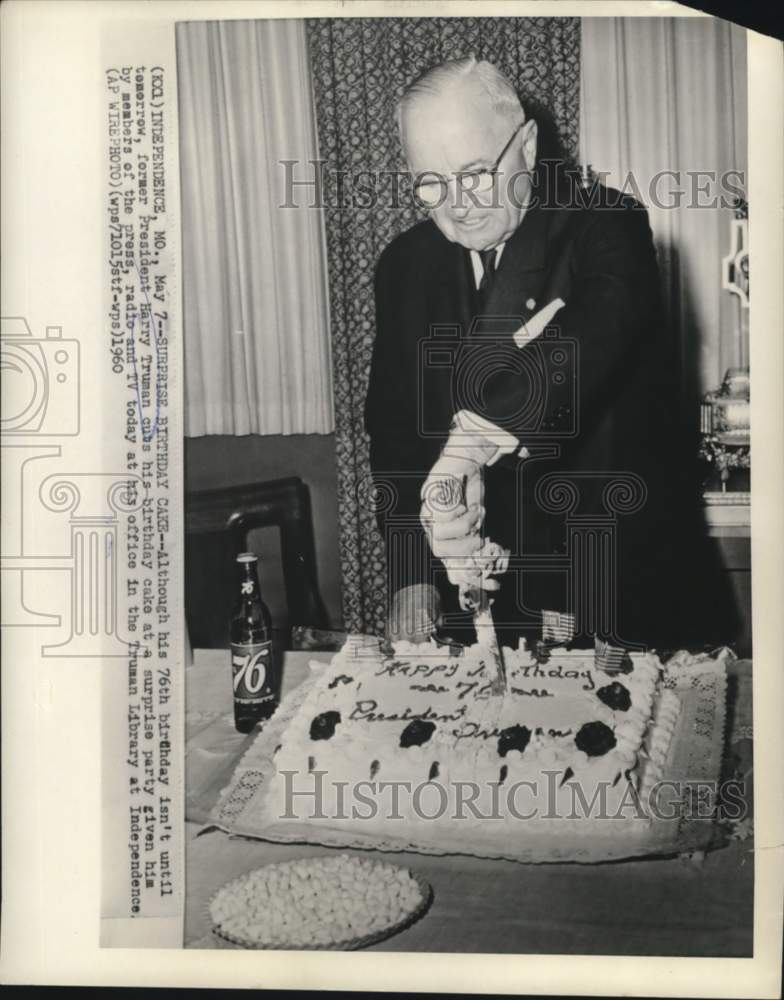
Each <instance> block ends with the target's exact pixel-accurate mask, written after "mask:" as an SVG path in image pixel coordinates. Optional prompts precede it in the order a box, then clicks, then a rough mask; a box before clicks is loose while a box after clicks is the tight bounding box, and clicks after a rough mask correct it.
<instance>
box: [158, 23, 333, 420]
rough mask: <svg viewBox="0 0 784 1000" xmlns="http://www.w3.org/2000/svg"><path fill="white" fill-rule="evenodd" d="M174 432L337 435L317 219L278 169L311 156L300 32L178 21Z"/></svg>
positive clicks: (294, 26)
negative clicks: (181, 361)
mask: <svg viewBox="0 0 784 1000" xmlns="http://www.w3.org/2000/svg"><path fill="white" fill-rule="evenodd" d="M177 60H178V76H179V107H180V163H181V174H182V185H181V186H182V230H183V270H184V278H183V305H184V317H185V433H186V435H188V436H189V437H197V436H200V435H203V434H234V435H239V434H307V433H322V434H323V433H329V432H331V431H332V429H333V426H334V423H333V421H334V418H333V410H332V385H331V378H330V366H331V359H330V339H329V309H328V296H327V277H326V256H325V243H324V228H323V217H322V213H321V211H319V210H316V209H306V210H302V211H298V210H295V209H292V208H290V207H289V208H285V207H280V206H283V205H285V204H286V203H287V198H286V194H287V192H286V188H285V183H284V182H285V176H286V175H285V169H286V168H285V167H284V166H282V164H281V161H282V160H286V159H288V160H295V161H297V162H308V161H310V160H313V159H316V158H317V156H318V149H317V140H316V128H315V115H314V109H313V99H312V87H311V80H310V67H309V63H308V52H307V41H306V36H305V25H304V22H303V21H301V20H299V21H297V20H279V21H223V22H198V23H196V22H194V23H180V24H178V25H177Z"/></svg>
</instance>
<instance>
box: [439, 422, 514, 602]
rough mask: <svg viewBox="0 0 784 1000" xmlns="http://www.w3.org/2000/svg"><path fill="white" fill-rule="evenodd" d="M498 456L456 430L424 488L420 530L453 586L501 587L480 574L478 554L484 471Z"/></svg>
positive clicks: (492, 447) (480, 438) (484, 442)
mask: <svg viewBox="0 0 784 1000" xmlns="http://www.w3.org/2000/svg"><path fill="white" fill-rule="evenodd" d="M501 451H502V449H501V448H500V447H499V445H498V444H496V443H495V442H493V441H491V440H489V439H488V438H486V437H485V436H484V435H483V434H481V433H470V432H468V433H467V432H466V431H465V430H461V429H460V428H454V429H453V431H452V433H451V434H450V436H449V440H448V441H447V443H446V445H445V447H444V450H443V451H442V453H441V456H440V457H439V459H438V461H437V462H436V463H435V465H434V466H433V468H432V469H431V471H430V475H429V476H428V477H427V479H426V480H425V483H424V485H423V487H422V491H421V497H422V507H421V510H420V520H421V522H422V526H423V528H424V529H425V533H426V534H427V538H428V542H429V543H430V548H431V549H432V551H433V554H434V555H436V556H437V557H438V558H439V559H440V560H441V561H442V562H443V564H444V566H445V567H446V571H447V576H448V578H449V581H450V582H451V583H453V584H455V585H456V586H458V585H462V586H468V587H477V586H479V585H480V584H481V586H482V587H483V588H484V589H485V590H498V588H499V586H500V584H499V583H498V582H497V581H496V580H492V579H490V578H489V576H487V575H486V574H484V573H483V571H482V570H483V567H484V562H483V561H482V560H481V557H480V556H479V553H480V548H481V546H482V537H481V530H482V524H483V523H484V516H485V511H484V505H483V501H484V484H483V475H482V470H483V469H484V467H485V465H488V464H490V463H492V462H493V461H494V460H495V459H496V458H497V457H498V455H499V454H500V453H501Z"/></svg>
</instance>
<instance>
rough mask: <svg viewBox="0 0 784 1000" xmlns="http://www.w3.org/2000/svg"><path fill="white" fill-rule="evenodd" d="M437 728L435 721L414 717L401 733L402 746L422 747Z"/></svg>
mask: <svg viewBox="0 0 784 1000" xmlns="http://www.w3.org/2000/svg"><path fill="white" fill-rule="evenodd" d="M435 729H436V726H435V723H434V722H426V721H425V720H424V719H413V720H412V721H411V722H409V724H408V725H407V726H406V728H405V729H404V730H403V732H402V733H401V734H400V745H401V747H421V746H422V744H423V743H427V741H428V740H429V739H430V737H431V736H432V735H433V733H434V732H435Z"/></svg>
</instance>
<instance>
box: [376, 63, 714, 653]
mask: <svg viewBox="0 0 784 1000" xmlns="http://www.w3.org/2000/svg"><path fill="white" fill-rule="evenodd" d="M398 126H399V129H400V135H401V140H402V143H403V148H404V150H405V154H406V157H407V160H408V163H409V167H410V171H411V174H412V176H413V178H414V182H415V194H416V196H417V197H418V199H419V201H420V203H421V204H422V205H423V206H424V207H425V208H426V209H427V210H428V212H429V218H428V219H427V220H426V221H423V222H421V223H419V224H417V225H415V226H414V227H412V228H411V229H409V230H408V231H407V232H404V233H403V234H402V235H400V236H399V237H398V238H396V239H395V240H394V241H393V242H392V243H391V244H390V245H389V246H388V247H387V248H386V249H385V250H384V252H383V253H382V255H381V258H380V260H379V262H378V267H377V271H376V282H375V291H376V310H377V334H376V341H375V346H374V353H373V362H372V368H371V373H370V385H369V391H368V397H367V404H366V427H367V430H368V433H369V435H370V442H371V466H372V470H373V475H374V479H375V481H376V483H377V484H379V485H380V484H382V483H384V484H385V485H386V487H387V493H388V492H389V491H390V490H391V491H392V494H393V495H394V498H395V499H394V503H393V504H392V505H390V504H386V505H385V507H384V510H383V511H380V512H379V517H378V519H379V525H380V528H381V530H382V533H383V534H384V537H385V541H386V545H387V555H388V563H389V574H390V591H391V593H392V595H395V594H400V593H409V594H412V593H413V594H415V595H417V596H416V601H417V602H419V604H420V605H422V606H425V605H427V607H428V608H429V609H430V610H429V613H430V614H431V615H433V614H436V613H437V610H436V609H437V606H438V604H439V601H437V600H436V599H435V594H436V592H438V593H439V595H440V604H441V606H442V608H443V611H444V612H445V613H446V615H447V629H446V630H447V631H448V632H450V633H451V634H458V633H459V634H460V636H461V637H462V638H466V639H470V638H472V636H471V633H470V627H469V628H468V629H466V628H465V627H463V625H461V622H463V619H461V617H460V611H461V608H460V603H459V597H460V595H461V594H464V593H465V592H466V590H467V589H468V588H476V587H484V588H485V589H486V590H492V591H494V597H495V603H494V607H493V612H494V618H495V621H496V625H497V627H498V628H499V630H500V631H501V632H503V633H504V636H503V637H504V639H505V640H506V641H507V642H508V641H510V639H511V638H513V636H514V635H515V634H517V635H519V634H526V635H528V636H529V637H534V638H535V637H537V636H539V635H541V634H542V629H544V635H545V638H551V639H554V640H559V641H563V640H564V639H566V640H568V639H570V637H571V638H572V639H573V640H574V641H577V642H578V643H580V641H581V640H588V641H593V640H594V638H596V639H598V640H601V641H602V643H606V644H608V646H609V647H610V648H617V649H620V648H623V647H627V648H628V647H632V646H638V645H642V646H650V645H653V646H657V647H658V648H662V647H663V646H666V645H668V644H674V643H677V642H681V641H685V640H686V639H687V636H686V633H685V632H684V630H683V624H684V617H686V618H688V617H689V615H688V614H687V615H686V616H684V614H683V612H684V609H685V605H684V600H683V597H682V595H683V593H684V591H683V587H682V586H681V584H682V583H683V582H684V579H685V577H686V576H687V570H688V569H693V568H694V560H693V559H692V558H690V557H689V556H687V555H686V553H685V549H684V545H685V544H686V542H687V541H688V540H689V539H690V538H693V537H694V533H695V530H696V527H697V524H696V520H695V507H694V505H693V504H692V503H691V502H690V501H691V500H692V499H693V496H692V494H691V492H690V489H689V487H688V484H687V482H686V480H685V479H684V473H683V469H684V468H685V466H681V465H679V463H678V461H677V460H676V458H675V453H676V451H677V449H678V447H679V442H680V440H681V439H680V438H679V435H678V433H677V429H676V425H675V420H674V418H675V414H676V412H677V396H676V393H675V390H674V385H675V383H674V380H673V376H674V374H675V364H674V357H675V355H674V352H673V350H672V347H673V345H672V344H671V343H670V342H669V340H668V333H667V330H666V328H665V326H664V324H663V323H662V320H661V314H660V308H659V283H658V274H657V265H656V257H655V251H654V246H653V241H652V236H651V231H650V228H649V225H648V220H647V214H646V212H645V211H644V210H643V209H642V208H641V207H640V206H639V205H638V204H636V203H635V202H632V201H630V200H629V199H626V198H621V197H620V196H618V195H617V192H609V191H605V190H604V189H599V188H597V189H595V190H594V192H593V194H592V196H591V197H590V198H587V197H586V196H585V192H583V191H581V190H578V186H577V185H572V186H571V188H569V187H566V188H564V187H563V186H561V185H560V184H559V182H558V172H557V171H550V170H546V169H543V168H542V167H541V166H539V167H537V162H536V160H537V123H536V122H535V121H534V120H533V119H528V118H526V115H525V112H524V110H523V107H522V106H521V104H520V101H519V99H518V97H517V95H516V93H515V91H514V89H513V87H512V86H511V84H510V83H509V82H508V81H507V80H506V78H505V77H504V76H503V75H502V74H501V73H500V72H499V71H498V70H497V69H496V68H495V67H493V66H492V65H491V64H489V63H486V62H477V61H476V60H474V59H462V60H458V61H455V62H450V63H445V64H442V65H440V66H437V67H436V68H435V69H433V70H431V71H430V72H429V73H427V74H425V75H424V76H423V77H422V78H420V79H419V80H418V81H416V82H415V83H414V84H412V86H411V87H410V88H409V89H408V91H407V92H406V94H405V95H404V97H403V99H402V101H401V102H400V105H399V109H398ZM455 487H457V488H455ZM490 540H491V541H492V542H493V543H495V544H493V545H490V544H489V541H490ZM499 547H501V548H503V550H504V551H505V552H508V553H509V557H508V562H509V566H508V570H507V572H505V573H499V570H500V569H502V568H503V565H505V562H506V560H501V559H499V558H498V556H499ZM684 561H685V562H686V563H687V564H688V565H687V566H684ZM502 564H503V565H502ZM412 585H416V586H417V589H416V590H415V591H408V590H406V588H409V587H411V586H412ZM430 587H434V588H435V590H429V589H427V588H430ZM692 587H693V583H692ZM422 595H424V597H423V596H422ZM419 610H420V611H421V610H422V608H421V607H420V609H419ZM464 619H465V616H464ZM465 621H466V622H467V621H468V619H465ZM461 628H462V629H463V630H462V631H460V629H461ZM575 632H576V635H574V633H575Z"/></svg>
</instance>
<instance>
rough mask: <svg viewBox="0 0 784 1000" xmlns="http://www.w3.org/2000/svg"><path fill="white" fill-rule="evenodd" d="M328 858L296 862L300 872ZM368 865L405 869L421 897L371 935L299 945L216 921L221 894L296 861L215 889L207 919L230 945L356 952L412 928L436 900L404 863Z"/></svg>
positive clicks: (359, 895) (263, 869)
mask: <svg viewBox="0 0 784 1000" xmlns="http://www.w3.org/2000/svg"><path fill="white" fill-rule="evenodd" d="M344 858H345V860H346V862H348V861H349V859H350V856H349V855H340V856H339V858H337V859H335V858H330V859H329V860H330V863H331V864H335V863H336V862H337V863H338V864H339V863H340V860H341V859H344ZM324 860H325V856H324V855H319V856H317V857H312V858H300V859H298V860H297V862H296V865H297V868H298V871H299V872H300V873H301V872H303V871H307V869H308V868H309V867H312V868H314V869H315V868H316V864H317V862H323V861H324ZM363 863H364V865H365V866H368V865H369V866H371V867H373V868H379V869H386V870H390V869H394V870H395V871H396V872H399V871H405V872H406V873H407V874H408V876H409V877H410V878H411V879H412V880H413V881H414V882H415V883H416V885H417V887H418V889H419V900H418V901H417V902H416V903H415V904H414V905H413V906H411V907H410V909H409V910H408V911H407V912H405V913H403V914H402V916H400V917H399V919H397V920H396V921H394V922H393V923H391V924H388V925H387V926H386V927H379V928H376V929H375V930H373V931H369V932H368V933H367V934H357V935H354V936H352V937H347V938H342V939H340V940H337V941H330V942H327V943H318V942H313V943H309V944H299V943H294V942H293V941H286V940H285V939H276V940H275V941H271V940H269V941H264V940H261V941H259V940H256V939H254V938H251V937H243V936H242V935H240V934H237V933H231V932H229V931H226V930H224V929H223V928H222V926H221V925H220V924H218V923H216V922H215V920H214V918H213V915H212V907H213V903H214V902H215V901H216V900H217V899H218V897H219V896H220V895H221V894H222V893H225V892H227V891H228V892H232V891H235V892H240V891H242V886H243V883H245V882H248V881H249V880H250V878H251V876H253V875H254V874H256V873H259V872H271V871H273V870H277V871H279V872H280V871H282V870H283V869H284V868H286V867H289V868H290V867H291V866H292V865H293V864H294V862H290V861H289V862H286V861H283V862H275V863H274V864H269V865H262V866H261V867H260V868H254V869H252V870H251V871H249V872H245V873H244V874H243V875H240V876H238V877H237V878H234V879H232V880H231V881H230V882H227V883H226V884H225V885H223V886H222V887H221V888H220V889H218V890H217V892H215V893H214V894H213V895H212V897H211V898H210V900H209V902H208V904H207V918H208V920H209V922H210V927H211V929H212V933H213V934H214V935H215V936H216V937H218V938H221V939H222V940H223V941H228V942H229V943H230V944H233V945H236V946H237V947H240V948H248V949H253V950H256V951H259V950H261V951H272V950H274V951H354V950H356V949H357V948H367V947H368V946H369V945H371V944H377V943H378V942H379V941H383V940H384V939H386V938H389V937H392V935H393V934H397V933H398V932H399V931H402V930H404V929H405V928H406V927H410V926H411V924H413V923H414V922H415V921H417V920H418V919H419V918H420V917H421V916H423V915H424V913H425V911H426V910H427V909H428V907H429V906H430V903H431V902H432V899H433V890H432V888H431V886H430V884H429V883H428V882H427V881H426V880H425V879H424V878H422V876H421V875H418V874H417V873H416V872H412V871H411V870H410V869H408V868H402V867H401V866H400V865H393V864H390V863H389V862H387V861H375V860H373V861H368V860H367V859H366V860H364V862H363ZM261 891H262V892H263V891H264V887H261ZM287 892H288V893H290V894H291V896H292V898H293V896H294V894H293V892H292V890H291V888H290V887H289V889H288V890H287ZM349 898H350V897H349ZM356 898H357V900H359V899H364V898H365V897H364V895H363V894H362V893H357V896H356Z"/></svg>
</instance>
